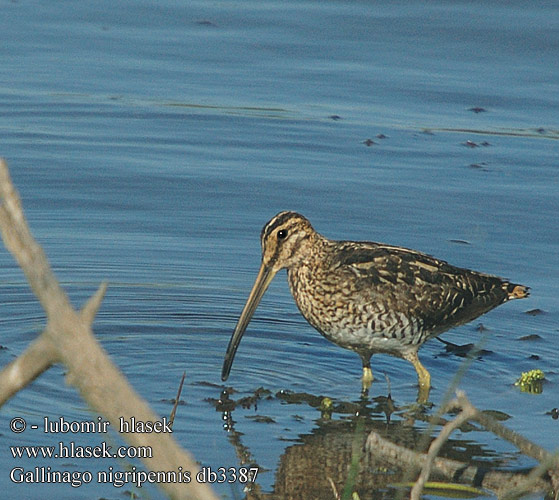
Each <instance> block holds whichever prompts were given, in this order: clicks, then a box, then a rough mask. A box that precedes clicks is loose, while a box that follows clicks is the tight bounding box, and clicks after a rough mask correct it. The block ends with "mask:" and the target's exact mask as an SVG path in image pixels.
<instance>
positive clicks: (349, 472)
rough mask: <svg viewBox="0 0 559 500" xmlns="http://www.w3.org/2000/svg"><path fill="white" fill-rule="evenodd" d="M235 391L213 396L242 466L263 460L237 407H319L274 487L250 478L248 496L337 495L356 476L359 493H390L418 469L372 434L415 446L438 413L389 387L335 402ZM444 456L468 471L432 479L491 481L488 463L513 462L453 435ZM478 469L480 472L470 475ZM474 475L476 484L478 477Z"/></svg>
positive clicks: (282, 462) (505, 477)
mask: <svg viewBox="0 0 559 500" xmlns="http://www.w3.org/2000/svg"><path fill="white" fill-rule="evenodd" d="M233 395H234V393H233V391H232V389H226V390H224V391H223V392H222V393H221V395H220V397H219V399H218V400H214V401H213V403H214V405H215V407H216V410H217V411H221V412H222V413H223V427H224V429H225V430H226V431H227V432H228V435H229V439H230V442H231V444H232V445H233V446H234V448H235V450H236V453H237V456H238V460H239V464H240V465H242V466H254V467H258V459H257V457H254V456H253V455H252V453H251V452H250V450H249V449H248V447H246V446H245V445H244V444H243V443H242V437H243V435H244V434H243V433H241V432H239V431H238V430H237V429H236V422H235V420H234V418H233V414H234V412H235V411H242V410H243V408H244V409H247V408H254V407H256V408H257V407H258V403H259V402H260V401H262V400H263V399H271V400H274V399H275V400H279V401H281V402H283V403H284V404H285V403H287V404H294V405H295V404H296V405H307V406H310V407H312V408H315V409H316V411H317V418H316V420H315V424H316V425H315V427H314V428H313V429H312V431H311V432H310V433H308V434H302V435H299V437H298V439H297V442H296V443H295V444H292V445H290V446H288V447H287V448H285V450H284V452H283V454H282V455H281V457H280V459H279V465H278V468H277V470H276V473H275V481H274V485H273V491H272V492H262V491H261V489H260V488H259V486H258V485H257V484H253V485H248V486H249V487H248V488H246V489H245V491H244V494H245V498H247V499H257V498H263V499H264V498H266V499H274V500H291V499H293V500H295V499H301V498H336V494H338V495H341V494H342V492H343V491H344V488H345V487H346V486H347V485H348V478H351V481H350V484H349V487H350V488H351V490H352V491H355V492H358V495H359V498H361V499H363V498H380V499H383V498H391V499H392V498H394V495H395V489H398V488H401V487H402V484H403V483H408V482H409V481H410V480H414V479H415V477H416V476H417V474H412V475H411V476H410V466H409V464H406V463H399V458H398V457H396V456H390V453H391V451H390V450H389V451H388V452H387V450H385V449H381V448H383V446H379V449H374V447H373V448H371V446H370V443H371V442H372V441H373V440H369V442H368V438H369V436H370V435H372V436H375V440H374V441H375V442H385V441H388V442H389V444H390V443H392V444H393V445H396V446H395V447H396V448H398V447H401V449H404V450H405V449H407V450H416V451H418V447H419V446H424V441H425V440H424V430H425V428H426V427H427V426H428V425H427V423H428V421H429V418H430V416H431V414H432V413H433V412H431V410H430V408H428V407H426V406H425V405H418V404H417V403H415V402H412V403H409V404H398V403H397V402H396V401H394V400H393V399H392V397H391V396H390V394H389V395H388V396H379V397H376V398H374V399H371V400H367V399H365V398H361V399H359V400H357V401H350V402H347V401H334V400H330V399H329V398H326V397H323V396H316V395H313V394H309V393H294V392H289V391H279V392H277V393H276V394H272V393H271V392H270V391H268V390H265V389H262V388H260V389H258V390H256V391H254V392H253V393H252V394H249V395H246V396H243V397H239V398H236V399H235V398H234V397H233ZM451 418H452V416H449V417H447V419H446V420H445V419H444V418H443V419H442V421H441V423H440V425H443V424H444V423H446V421H448V420H450V419H451ZM263 421H265V420H263ZM272 421H273V420H272ZM439 429H440V427H437V428H435V429H434V430H433V431H432V436H431V439H432V438H433V437H434V436H435V435H436V434H438V431H439ZM460 430H461V431H462V434H465V433H468V432H469V431H479V430H480V428H479V427H478V426H476V425H473V424H468V423H467V424H465V425H464V426H462V427H461V429H460ZM431 439H429V440H428V441H431ZM367 443H369V445H368V444H367ZM440 456H442V457H448V458H449V459H453V460H454V461H459V462H463V463H464V464H465V465H464V470H465V469H466V468H468V466H469V468H468V474H467V477H466V475H464V477H463V478H462V481H461V478H460V475H459V474H458V475H456V477H453V478H449V477H443V476H441V475H440V474H439V475H437V473H434V474H432V476H431V480H432V481H437V480H440V481H447V482H452V481H454V482H464V483H466V484H470V483H472V484H473V485H474V486H476V487H479V486H485V487H487V486H488V485H487V484H485V483H483V480H484V477H485V475H486V473H487V471H488V470H489V469H495V468H499V467H504V466H507V467H510V465H511V464H510V463H508V462H507V457H502V458H499V457H500V455H499V454H498V453H497V452H496V451H495V450H492V449H489V448H488V447H487V446H485V445H482V444H479V443H478V442H476V441H475V440H473V439H467V438H464V437H458V438H454V439H449V440H448V441H447V442H446V443H445V445H444V446H443V449H442V451H441V453H440ZM508 460H510V457H508ZM472 470H473V471H474V472H472ZM476 471H477V472H476ZM489 474H493V476H491V478H492V482H491V483H490V487H492V486H493V485H495V484H496V483H497V484H498V483H499V482H500V481H501V482H503V483H505V482H506V481H509V480H510V478H511V477H512V476H514V473H511V472H502V473H501V472H495V473H489ZM499 474H501V476H500V475H499ZM517 475H518V474H517ZM474 476H478V477H477V479H475V480H472V478H473V477H474ZM468 478H469V479H468ZM475 481H478V483H479V484H474V483H475ZM488 484H489V483H488ZM492 489H493V488H492ZM334 490H335V491H336V493H334ZM466 493H467V492H466ZM466 493H463V494H466ZM469 494H471V492H470V493H469ZM404 496H407V495H404Z"/></svg>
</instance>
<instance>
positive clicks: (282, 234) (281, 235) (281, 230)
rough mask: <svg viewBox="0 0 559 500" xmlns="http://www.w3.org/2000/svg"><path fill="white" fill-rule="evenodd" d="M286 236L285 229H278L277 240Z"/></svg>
mask: <svg viewBox="0 0 559 500" xmlns="http://www.w3.org/2000/svg"><path fill="white" fill-rule="evenodd" d="M286 237H287V229H280V230H279V231H278V240H284V239H285V238H286Z"/></svg>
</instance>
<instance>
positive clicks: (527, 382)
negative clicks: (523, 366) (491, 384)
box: [514, 370, 545, 394]
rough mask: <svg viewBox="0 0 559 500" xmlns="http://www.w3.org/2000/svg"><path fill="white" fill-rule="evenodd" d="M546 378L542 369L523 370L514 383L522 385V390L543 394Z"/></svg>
mask: <svg viewBox="0 0 559 500" xmlns="http://www.w3.org/2000/svg"><path fill="white" fill-rule="evenodd" d="M544 380H545V375H544V373H543V372H542V371H541V370H530V371H529V372H523V373H522V375H520V378H519V379H518V380H517V381H516V382H515V383H514V385H516V386H518V387H520V390H521V391H522V392H529V393H531V394H541V393H542V392H543V381H544Z"/></svg>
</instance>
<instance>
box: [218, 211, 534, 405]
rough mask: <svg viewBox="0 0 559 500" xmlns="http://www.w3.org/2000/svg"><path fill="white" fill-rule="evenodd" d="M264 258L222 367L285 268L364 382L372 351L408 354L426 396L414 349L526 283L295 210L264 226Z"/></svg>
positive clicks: (424, 374) (313, 318) (305, 311)
mask: <svg viewBox="0 0 559 500" xmlns="http://www.w3.org/2000/svg"><path fill="white" fill-rule="evenodd" d="M260 240H261V244H262V263H261V266H260V271H259V273H258V276H257V277H256V281H255V283H254V285H253V287H252V291H251V292H250V295H249V297H248V300H247V302H246V304H245V307H244V309H243V311H242V313H241V316H240V318H239V321H238V323H237V326H236V328H235V330H234V332H233V335H232V337H231V340H230V341H229V346H228V347H227V353H226V354H225V360H224V362H223V370H222V372H221V378H222V380H224V381H225V380H227V378H228V376H229V372H230V370H231V365H232V363H233V358H234V356H235V352H236V351H237V348H238V346H239V343H240V341H241V338H242V336H243V333H244V332H245V330H246V328H247V325H248V323H249V321H250V319H251V318H252V315H253V314H254V311H255V310H256V307H257V306H258V303H259V302H260V299H261V298H262V296H263V295H264V292H265V291H266V289H267V288H268V285H269V284H270V282H271V281H272V278H273V277H274V276H275V274H276V273H277V272H278V271H279V270H280V269H284V268H286V269H287V279H288V282H289V288H290V289H291V293H292V295H293V298H294V299H295V302H296V304H297V307H298V308H299V310H300V311H301V314H302V315H303V316H304V317H305V319H306V320H307V321H308V322H309V323H310V324H311V325H312V326H314V327H315V328H316V329H317V330H318V331H319V332H320V333H321V334H322V335H323V336H324V337H326V338H327V339H328V340H330V341H331V342H334V343H335V344H337V345H339V346H341V347H344V348H346V349H350V350H352V351H355V352H356V353H357V354H358V355H359V356H360V357H361V361H362V363H363V378H362V380H363V387H364V388H368V387H369V386H370V384H371V381H372V380H373V375H372V371H371V365H370V359H371V356H372V355H373V354H377V353H384V354H390V355H392V356H397V357H399V358H403V359H406V360H408V361H409V362H411V363H412V364H413V366H414V368H415V370H416V372H417V376H418V382H419V388H420V396H419V398H420V399H421V400H424V401H426V399H427V396H428V394H429V388H430V385H431V376H430V375H429V372H428V371H427V370H426V369H425V368H424V367H423V365H422V364H421V363H420V361H419V359H418V357H417V351H418V350H419V348H420V347H421V345H422V344H423V343H424V342H425V341H427V340H428V339H430V338H432V337H436V336H437V335H440V334H441V333H443V332H445V331H446V330H448V329H450V328H453V327H455V326H458V325H462V324H464V323H468V322H469V321H472V320H473V319H475V318H477V317H478V316H480V315H482V314H484V313H486V312H487V311H490V310H491V309H493V308H494V307H497V306H498V305H500V304H502V303H504V302H507V301H508V300H511V299H521V298H524V297H527V296H528V295H529V288H528V287H525V286H523V285H517V284H514V283H510V282H508V281H506V280H503V279H501V278H499V277H497V276H492V275H489V274H483V273H479V272H476V271H470V270H468V269H462V268H459V267H455V266H452V265H450V264H448V263H447V262H445V261H443V260H439V259H435V258H434V257H431V256H429V255H426V254H424V253H421V252H417V251H415V250H410V249H407V248H402V247H397V246H391V245H385V244H382V243H374V242H368V241H334V240H329V239H327V238H325V237H324V236H322V235H320V234H319V233H317V232H316V231H315V230H314V229H313V227H312V226H311V224H310V222H309V221H308V220H307V219H306V218H305V217H303V216H302V215H300V214H298V213H295V212H281V213H279V214H278V215H276V216H275V217H274V218H273V219H271V220H270V221H269V222H268V223H267V224H266V225H265V226H264V228H263V229H262V232H261V235H260Z"/></svg>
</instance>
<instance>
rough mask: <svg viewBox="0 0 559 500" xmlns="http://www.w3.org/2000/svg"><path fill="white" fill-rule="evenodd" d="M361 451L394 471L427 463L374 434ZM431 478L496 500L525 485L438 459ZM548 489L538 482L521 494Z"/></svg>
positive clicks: (518, 477)
mask: <svg viewBox="0 0 559 500" xmlns="http://www.w3.org/2000/svg"><path fill="white" fill-rule="evenodd" d="M365 447H366V449H367V451H368V452H369V453H370V454H371V455H372V456H373V458H374V459H378V460H382V461H383V462H385V463H387V464H390V465H392V466H394V467H398V468H412V469H415V470H420V469H421V468H422V467H423V466H424V465H425V463H426V461H427V455H426V454H424V453H417V452H415V451H412V450H410V449H408V448H405V447H403V446H399V445H397V444H394V443H391V442H390V441H388V440H386V439H384V438H382V437H381V436H380V435H379V434H377V433H376V432H371V433H369V435H368V436H367V442H366V444H365ZM431 474H432V475H435V476H436V477H437V478H438V479H437V480H442V481H451V482H455V483H460V484H467V485H470V486H474V487H477V488H483V489H487V490H491V491H493V492H495V493H496V494H497V495H499V496H500V495H501V494H502V493H504V492H505V491H508V490H510V489H512V488H516V487H518V486H520V485H523V484H526V483H525V481H526V477H527V476H525V475H523V474H516V473H513V472H502V471H491V470H487V469H483V468H481V467H477V466H474V465H468V464H466V463H463V462H459V461H457V460H452V459H449V458H440V457H436V458H435V459H434V460H433V464H432V469H431ZM549 489H550V483H549V482H547V481H545V480H543V479H541V478H539V479H537V480H536V481H534V482H533V484H530V485H529V488H528V489H526V490H524V491H525V492H529V491H533V492H542V491H547V490H549Z"/></svg>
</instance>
